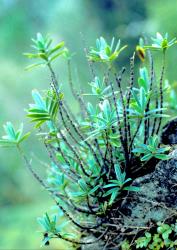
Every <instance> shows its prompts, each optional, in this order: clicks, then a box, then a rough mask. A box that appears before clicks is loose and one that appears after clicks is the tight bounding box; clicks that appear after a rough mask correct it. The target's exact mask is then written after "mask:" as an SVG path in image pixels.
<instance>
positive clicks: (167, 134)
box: [161, 118, 177, 144]
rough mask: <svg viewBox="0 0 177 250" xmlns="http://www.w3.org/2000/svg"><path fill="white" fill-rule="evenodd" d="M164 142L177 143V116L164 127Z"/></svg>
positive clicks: (162, 138) (162, 137) (162, 136)
mask: <svg viewBox="0 0 177 250" xmlns="http://www.w3.org/2000/svg"><path fill="white" fill-rule="evenodd" d="M161 142H162V143H163V144H177V118H175V119H173V120H171V121H169V122H168V123H167V124H166V125H165V126H164V127H163V129H162V135H161Z"/></svg>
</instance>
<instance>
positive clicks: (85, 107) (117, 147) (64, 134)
mask: <svg viewBox="0 0 177 250" xmlns="http://www.w3.org/2000/svg"><path fill="white" fill-rule="evenodd" d="M32 41H33V43H34V44H35V45H34V49H35V50H36V53H35V54H31V53H26V54H25V55H26V56H28V57H29V58H32V59H36V58H37V59H41V62H40V63H37V64H35V65H33V66H38V65H45V66H47V67H48V69H49V71H50V74H51V84H50V88H49V90H47V91H46V92H45V93H44V94H43V95H42V94H40V93H39V92H38V91H37V90H34V91H33V92H32V96H33V99H34V104H30V106H29V108H28V109H27V110H26V111H27V117H28V118H29V119H30V121H31V122H33V123H35V126H34V127H35V129H37V133H36V134H37V136H38V137H39V138H40V140H41V141H42V142H43V144H44V146H45V148H46V151H47V153H48V156H49V158H50V160H51V167H50V169H49V170H48V172H49V173H48V178H47V180H43V179H42V178H41V177H40V176H39V175H38V174H37V173H36V172H35V171H34V170H33V169H32V166H31V161H29V160H28V158H27V156H26V155H25V153H24V152H23V151H22V148H21V146H19V144H20V143H21V142H22V141H23V140H24V139H26V137H27V136H28V134H27V135H24V136H22V128H20V130H18V131H17V132H15V131H14V129H13V125H12V124H11V123H10V124H9V123H8V124H7V136H6V137H5V138H3V139H2V140H1V141H0V144H1V146H6V145H7V144H9V145H17V147H18V149H19V152H20V154H21V155H22V157H23V159H24V161H25V164H26V165H27V167H28V168H29V170H30V171H31V173H32V174H33V176H34V177H35V178H36V179H37V181H38V182H39V183H40V184H41V185H42V186H43V187H44V188H45V189H46V190H47V191H48V192H49V193H50V195H51V196H52V197H53V199H54V201H55V203H56V206H57V208H58V209H59V210H60V212H62V216H64V217H65V219H66V221H67V222H68V223H70V225H71V228H73V229H74V230H77V231H79V232H80V234H81V240H80V239H78V237H77V236H76V235H72V234H71V232H69V233H68V232H65V229H64V228H65V223H64V222H63V221H62V220H61V219H60V216H57V217H56V216H54V217H50V216H49V215H48V213H46V214H45V215H44V217H42V218H40V219H39V222H40V224H41V225H42V227H43V230H44V236H45V239H44V244H49V241H50V240H51V239H53V238H59V239H63V240H66V241H68V242H70V243H73V244H74V245H75V244H77V245H82V244H83V245H86V244H93V243H95V242H100V241H103V242H104V243H105V244H106V241H107V240H106V239H107V237H108V235H109V233H111V232H112V230H113V229H112V227H113V226H116V223H115V220H114V218H117V216H118V209H119V207H121V203H122V198H123V197H125V196H126V195H127V194H128V192H129V191H130V192H131V191H138V190H139V188H137V187H134V186H133V185H132V181H133V179H134V178H136V176H139V175H140V176H142V175H144V174H145V173H146V171H147V172H149V171H151V169H152V167H153V166H152V165H153V164H152V163H153V162H155V163H156V161H157V159H158V160H160V159H162V160H167V159H168V158H169V157H168V156H167V154H168V152H169V150H170V147H162V146H161V145H160V143H159V134H160V128H161V123H162V119H163V118H164V117H166V114H164V111H166V109H165V108H164V107H163V103H164V100H163V95H164V91H165V90H164V88H163V80H164V68H165V65H164V60H165V57H163V62H162V71H161V74H160V81H159V82H156V79H155V78H154V75H155V72H154V63H153V59H152V55H151V53H150V50H149V49H151V48H152V46H147V47H145V49H146V50H148V53H149V55H150V56H149V58H150V71H149V70H148V67H147V65H145V64H143V66H141V67H140V69H139V77H138V85H137V84H136V82H135V75H136V72H135V68H134V60H135V53H133V56H132V57H131V59H130V82H129V86H126V84H124V78H123V76H124V72H125V68H124V67H123V68H122V69H121V70H120V72H119V73H118V72H117V70H116V69H115V67H114V62H115V61H117V59H118V56H119V54H120V52H122V51H123V50H124V49H125V47H126V46H123V47H122V48H120V40H118V43H117V45H116V46H115V47H114V39H112V42H111V45H109V44H108V43H107V42H106V40H105V39H104V38H102V37H101V38H100V39H98V40H97V47H96V49H94V48H90V50H89V52H88V55H87V57H88V60H89V65H90V67H91V71H92V73H93V75H92V79H91V81H90V82H91V83H90V84H89V85H91V93H89V94H87V95H91V96H92V97H95V98H94V102H93V103H90V102H88V101H87V100H86V99H84V97H85V95H82V94H81V93H80V92H79V91H76V90H75V89H74V88H73V89H72V91H73V94H74V96H75V98H76V100H77V101H78V103H79V105H80V108H81V111H82V112H81V115H80V116H79V117H75V115H74V114H73V113H72V112H71V110H70V108H69V107H68V104H67V103H66V100H65V98H64V94H63V92H62V89H61V83H60V82H59V81H58V79H57V77H56V74H55V72H54V70H53V68H52V65H51V62H52V61H54V60H55V59H56V58H57V57H60V56H61V55H65V59H66V61H67V66H68V72H70V73H69V79H70V84H71V86H73V83H72V75H71V71H70V60H71V56H70V55H71V54H70V52H69V50H68V49H66V48H64V43H63V42H62V43H59V44H58V45H56V46H55V47H51V42H52V40H51V39H50V38H49V37H46V38H44V37H43V36H42V35H41V34H37V39H36V40H34V39H33V40H32ZM173 41H174V40H173ZM167 45H168V47H171V45H173V42H169V43H167ZM58 50H59V52H58ZM162 52H164V50H163V51H162ZM92 62H99V63H101V64H105V67H106V70H105V72H104V76H96V74H95V71H94V67H93V64H92ZM33 66H32V67H33ZM30 67H31V66H30ZM100 79H103V80H102V81H101V80H100ZM125 81H126V82H127V80H126V79H125ZM124 85H125V86H124ZM115 89H116V90H115ZM149 160H151V164H149ZM135 168H137V169H135ZM142 170H143V171H142ZM73 215H74V216H73ZM58 217H59V218H58ZM63 223H64V224H63ZM112 225H113V226H112ZM88 236H90V239H89V240H87V237H88ZM146 236H147V235H146ZM95 238H96V239H95ZM114 241H116V238H115V239H112V242H113V243H114ZM112 242H111V243H110V244H112Z"/></svg>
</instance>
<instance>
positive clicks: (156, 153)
mask: <svg viewBox="0 0 177 250" xmlns="http://www.w3.org/2000/svg"><path fill="white" fill-rule="evenodd" d="M169 150H170V147H160V148H159V140H158V137H157V136H156V135H155V136H151V137H150V138H149V140H148V144H147V145H146V144H140V145H139V148H135V149H133V152H134V153H138V154H144V156H143V157H142V158H141V161H148V160H150V159H151V158H153V157H155V158H157V159H161V160H168V159H170V156H169V155H166V154H164V153H165V152H168V151H169Z"/></svg>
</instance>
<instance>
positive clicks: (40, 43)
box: [24, 33, 65, 70]
mask: <svg viewBox="0 0 177 250" xmlns="http://www.w3.org/2000/svg"><path fill="white" fill-rule="evenodd" d="M32 41H33V45H32V47H33V48H34V50H35V51H36V53H24V55H25V56H27V57H28V58H30V59H41V60H42V61H40V62H38V63H35V64H32V65H30V66H28V67H27V68H26V69H27V70H29V69H32V68H34V67H38V66H42V65H46V64H48V63H51V62H52V61H54V60H56V59H57V58H58V57H59V56H61V55H63V54H64V52H65V50H64V49H63V47H64V42H60V43H58V44H57V45H55V46H54V47H52V46H51V44H52V39H51V38H49V36H46V37H43V36H42V35H41V34H40V33H37V37H36V39H32ZM43 60H44V61H43Z"/></svg>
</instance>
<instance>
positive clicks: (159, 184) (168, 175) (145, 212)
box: [122, 150, 177, 227]
mask: <svg viewBox="0 0 177 250" xmlns="http://www.w3.org/2000/svg"><path fill="white" fill-rule="evenodd" d="M133 185H134V186H139V187H140V191H139V192H137V193H133V192H132V193H130V195H129V197H128V198H127V200H126V202H125V203H124V205H123V207H122V211H125V217H124V223H123V224H125V225H126V226H135V227H136V226H139V227H143V226H147V225H148V224H149V223H150V222H158V221H163V220H165V219H167V218H169V217H170V216H173V214H176V216H177V150H175V151H173V152H172V153H171V159H170V160H168V161H161V162H159V163H158V164H157V166H156V169H155V171H154V172H153V173H151V174H148V175H145V176H143V177H140V178H137V179H136V180H134V182H133ZM124 209H125V210H124Z"/></svg>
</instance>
